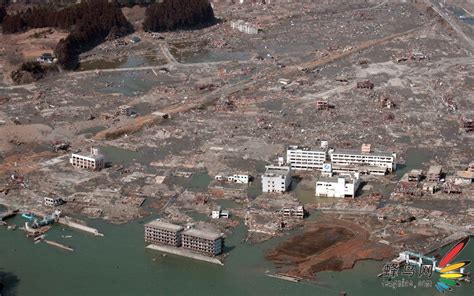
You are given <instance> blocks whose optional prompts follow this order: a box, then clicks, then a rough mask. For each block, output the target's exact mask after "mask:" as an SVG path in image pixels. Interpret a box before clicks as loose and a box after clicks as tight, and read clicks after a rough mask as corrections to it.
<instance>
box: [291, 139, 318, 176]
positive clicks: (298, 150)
mask: <svg viewBox="0 0 474 296" xmlns="http://www.w3.org/2000/svg"><path fill="white" fill-rule="evenodd" d="M325 144H327V143H326V142H325ZM326 157H327V152H326V149H323V148H321V149H311V148H309V147H300V146H290V147H288V149H287V150H286V162H287V163H288V164H291V168H292V169H294V170H321V169H322V168H323V164H324V162H325V161H326Z"/></svg>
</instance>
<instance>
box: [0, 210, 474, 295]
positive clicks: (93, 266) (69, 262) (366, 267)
mask: <svg viewBox="0 0 474 296" xmlns="http://www.w3.org/2000/svg"><path fill="white" fill-rule="evenodd" d="M146 221H148V219H147V220H140V221H135V222H132V223H128V224H126V225H120V226H117V225H111V224H107V223H105V222H102V221H89V224H91V225H92V226H94V227H97V228H98V229H100V231H101V232H103V233H104V234H105V237H93V236H90V235H88V234H84V233H82V232H78V231H74V230H71V229H69V228H63V227H61V226H54V227H53V229H52V230H51V231H50V232H49V233H48V234H47V238H48V239H50V240H53V241H58V242H60V243H63V244H66V245H69V246H71V247H73V248H74V249H75V251H74V252H68V251H63V250H60V249H56V248H54V247H52V246H49V245H46V244H45V243H40V244H33V242H32V241H31V240H30V239H28V238H26V237H25V236H24V233H23V232H22V231H20V230H16V231H7V230H6V228H5V227H1V228H0V245H1V246H2V248H0V260H1V261H0V262H1V269H0V272H8V273H9V274H10V275H9V277H8V278H7V279H8V280H9V281H8V282H6V283H5V284H6V285H7V287H11V286H10V285H12V286H13V287H11V289H7V291H6V293H4V294H5V295H51V296H53V295H71V296H74V295H219V294H222V293H223V292H222V291H225V294H226V295H339V292H340V291H341V290H345V291H346V292H347V293H348V295H378V294H379V293H383V294H384V295H415V294H416V295H434V294H435V291H434V290H433V289H434V288H431V289H428V288H418V289H416V290H414V289H413V288H411V289H409V288H399V289H391V288H385V287H382V286H381V279H379V278H377V276H376V275H377V274H379V273H380V272H381V266H382V263H380V262H361V263H358V264H357V266H356V268H355V269H354V270H349V271H344V272H340V273H335V272H324V273H321V274H320V276H319V280H318V281H317V282H316V283H313V282H301V283H291V282H286V281H283V280H278V279H272V278H269V277H267V276H266V274H267V272H272V271H273V270H274V267H273V266H272V264H271V263H269V262H267V261H265V260H264V252H265V250H267V249H269V248H271V247H272V246H274V245H275V244H277V243H278V242H279V241H281V240H282V239H284V238H279V239H274V240H271V241H269V242H266V243H263V244H259V245H256V246H251V245H246V244H242V240H243V239H244V238H245V236H246V230H245V228H244V227H243V226H242V225H240V226H238V227H237V229H236V230H235V231H234V233H233V234H232V235H231V236H230V237H228V238H227V239H226V244H227V246H228V247H229V250H230V251H229V257H228V258H227V259H226V260H225V266H223V267H221V266H216V265H213V264H209V263H204V262H199V261H193V260H191V259H186V258H180V257H176V256H171V255H170V256H165V257H164V256H163V255H162V254H161V253H159V252H155V251H150V250H146V249H145V248H144V242H143V223H145V222H146ZM23 222H24V220H23V219H22V218H20V217H16V218H14V219H13V220H11V221H9V223H10V224H11V223H15V224H17V225H20V224H22V223H23ZM68 236H72V237H71V238H66V237H68ZM473 245H474V244H473ZM459 257H460V258H461V257H462V258H464V259H469V258H474V250H473V248H472V246H471V247H470V249H468V250H466V251H463V253H462V254H461V255H460V256H459ZM414 292H416V293H415V294H414ZM470 293H471V291H470V290H469V287H467V286H463V287H461V288H457V289H456V293H455V294H454V293H453V295H472V293H471V294H470Z"/></svg>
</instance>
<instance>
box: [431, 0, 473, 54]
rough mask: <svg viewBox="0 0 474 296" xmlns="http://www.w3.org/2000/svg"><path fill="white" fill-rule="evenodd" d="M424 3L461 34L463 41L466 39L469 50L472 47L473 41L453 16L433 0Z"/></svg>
mask: <svg viewBox="0 0 474 296" xmlns="http://www.w3.org/2000/svg"><path fill="white" fill-rule="evenodd" d="M425 3H426V4H428V5H430V6H431V7H432V8H433V10H434V11H435V12H436V13H437V14H438V15H439V16H440V17H442V18H443V19H444V20H445V21H446V22H447V23H448V24H449V25H450V26H451V27H452V28H453V29H454V31H456V33H457V34H458V35H459V36H461V37H462V38H463V39H464V41H466V43H467V45H468V46H469V47H471V50H472V49H474V41H473V40H472V39H471V38H470V37H469V36H467V35H466V33H464V31H463V30H462V28H461V27H460V26H459V25H458V23H456V21H455V20H453V18H451V17H450V16H449V15H448V14H447V13H446V12H445V11H443V10H442V9H441V8H440V7H438V6H437V5H436V3H435V1H433V0H425Z"/></svg>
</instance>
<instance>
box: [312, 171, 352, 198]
mask: <svg viewBox="0 0 474 296" xmlns="http://www.w3.org/2000/svg"><path fill="white" fill-rule="evenodd" d="M359 186H360V179H359V175H358V174H354V175H351V176H332V177H321V178H319V180H318V181H316V192H315V194H316V196H320V197H352V198H354V197H355V195H356V192H357V190H358V189H359Z"/></svg>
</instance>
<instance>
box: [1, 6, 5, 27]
mask: <svg viewBox="0 0 474 296" xmlns="http://www.w3.org/2000/svg"><path fill="white" fill-rule="evenodd" d="M6 15H7V10H6V9H5V7H3V6H0V24H1V23H2V22H3V18H4V17H5V16H6Z"/></svg>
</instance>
